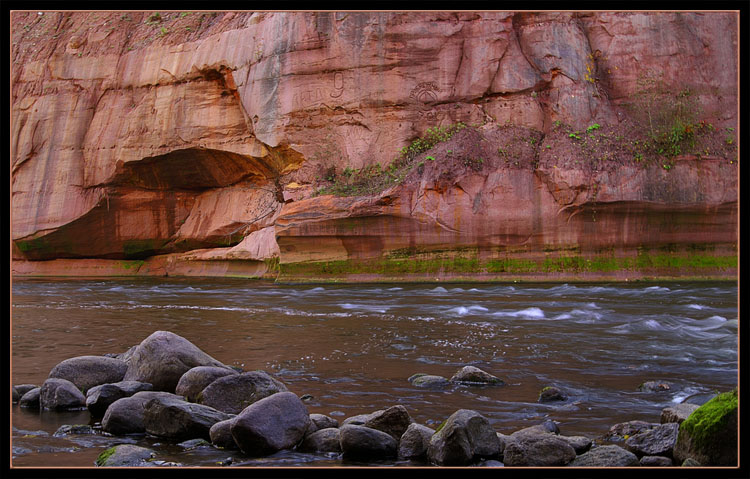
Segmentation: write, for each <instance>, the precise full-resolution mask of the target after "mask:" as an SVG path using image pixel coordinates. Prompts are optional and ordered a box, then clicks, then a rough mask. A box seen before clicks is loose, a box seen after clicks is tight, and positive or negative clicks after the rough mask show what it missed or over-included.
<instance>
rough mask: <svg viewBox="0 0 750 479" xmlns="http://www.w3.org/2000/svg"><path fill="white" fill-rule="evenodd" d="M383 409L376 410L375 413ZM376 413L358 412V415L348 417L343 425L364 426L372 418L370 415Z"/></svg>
mask: <svg viewBox="0 0 750 479" xmlns="http://www.w3.org/2000/svg"><path fill="white" fill-rule="evenodd" d="M382 411H384V410H383V409H381V410H379V411H375V413H378V412H382ZM373 414H374V413H367V414H357V415H356V416H351V417H348V418H346V419H344V422H343V423H342V425H344V426H347V425H352V426H364V424H365V423H366V422H367V420H368V419H370V416H372V415H373Z"/></svg>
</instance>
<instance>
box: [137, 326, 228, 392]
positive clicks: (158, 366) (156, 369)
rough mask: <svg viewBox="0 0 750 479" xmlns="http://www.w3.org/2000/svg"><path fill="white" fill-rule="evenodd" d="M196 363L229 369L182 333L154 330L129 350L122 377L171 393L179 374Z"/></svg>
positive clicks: (196, 364)
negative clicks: (126, 364) (128, 357)
mask: <svg viewBox="0 0 750 479" xmlns="http://www.w3.org/2000/svg"><path fill="white" fill-rule="evenodd" d="M197 366H214V367H224V368H227V370H231V369H230V368H229V367H228V366H225V365H224V364H222V363H221V362H220V361H217V360H216V359H214V358H212V357H211V356H209V355H208V354H206V353H204V352H203V351H201V350H200V349H199V348H198V347H197V346H196V345H194V344H193V343H191V342H190V341H188V340H187V339H185V338H183V337H182V336H178V335H176V334H174V333H171V332H169V331H156V332H154V333H152V334H151V335H150V336H149V337H147V338H146V339H144V340H143V341H142V342H141V344H139V345H138V347H137V348H136V350H135V351H134V352H133V355H132V357H131V358H130V361H129V362H128V369H127V372H126V373H125V377H124V378H122V379H124V380H125V381H139V382H144V383H150V384H152V385H153V387H154V390H155V391H167V392H174V390H175V388H176V387H177V383H178V382H179V381H180V378H181V377H182V375H183V374H185V373H186V372H188V371H189V370H190V369H192V368H194V367H197Z"/></svg>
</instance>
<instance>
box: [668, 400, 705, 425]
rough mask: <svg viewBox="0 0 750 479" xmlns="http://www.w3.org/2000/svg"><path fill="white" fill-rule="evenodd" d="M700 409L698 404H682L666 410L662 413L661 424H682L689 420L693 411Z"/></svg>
mask: <svg viewBox="0 0 750 479" xmlns="http://www.w3.org/2000/svg"><path fill="white" fill-rule="evenodd" d="M698 407H699V406H698V405H697V404H690V403H682V404H677V405H676V406H670V407H668V408H664V409H662V411H661V423H662V424H666V423H669V422H676V423H677V424H681V423H682V421H684V420H685V419H687V418H688V416H690V415H691V414H692V413H693V411H695V410H696V409H698Z"/></svg>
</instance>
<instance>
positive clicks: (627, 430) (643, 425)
mask: <svg viewBox="0 0 750 479" xmlns="http://www.w3.org/2000/svg"><path fill="white" fill-rule="evenodd" d="M658 425H659V424H658V423H652V422H646V421H639V420H635V421H627V422H621V423H619V424H615V425H614V426H612V427H611V428H609V431H607V433H606V434H605V435H604V439H605V440H606V441H610V442H618V441H625V440H626V439H627V437H630V436H634V435H636V434H640V433H642V432H646V431H648V430H650V429H653V428H655V427H656V426H658ZM626 436H627V437H626Z"/></svg>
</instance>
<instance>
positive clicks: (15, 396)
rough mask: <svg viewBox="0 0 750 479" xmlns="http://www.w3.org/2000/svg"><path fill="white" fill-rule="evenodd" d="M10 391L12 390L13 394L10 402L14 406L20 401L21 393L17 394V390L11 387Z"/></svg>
mask: <svg viewBox="0 0 750 479" xmlns="http://www.w3.org/2000/svg"><path fill="white" fill-rule="evenodd" d="M12 389H13V391H12V393H13V398H12V401H13V404H16V403H17V402H18V401H19V400H20V399H21V393H19V392H18V390H17V389H16V388H15V387H13V388H12Z"/></svg>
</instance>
